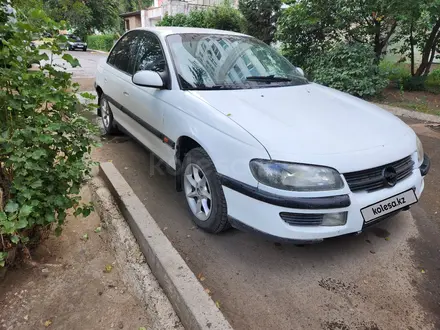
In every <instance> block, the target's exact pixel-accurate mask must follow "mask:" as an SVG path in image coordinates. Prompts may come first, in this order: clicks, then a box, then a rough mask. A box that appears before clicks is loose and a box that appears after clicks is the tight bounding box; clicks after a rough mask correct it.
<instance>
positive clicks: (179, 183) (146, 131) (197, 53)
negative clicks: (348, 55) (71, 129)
mask: <svg viewBox="0 0 440 330" xmlns="http://www.w3.org/2000/svg"><path fill="white" fill-rule="evenodd" d="M96 90H97V92H98V95H99V106H100V107H99V110H98V114H99V115H100V116H101V117H102V123H103V126H104V129H105V130H106V132H107V133H108V134H113V133H115V132H116V131H117V130H123V131H125V132H128V134H130V135H131V136H133V137H134V138H135V139H137V140H138V141H139V142H140V143H141V144H142V145H144V146H145V147H147V148H148V149H150V150H151V151H152V152H153V153H154V154H156V155H157V156H158V157H160V158H161V159H162V160H164V161H165V162H166V164H167V165H168V166H169V167H170V168H172V169H173V170H174V171H175V173H176V187H177V189H178V190H183V192H184V195H185V199H186V202H187V205H188V209H189V212H190V214H191V216H192V219H193V221H194V222H195V224H196V225H197V226H199V227H200V228H202V229H204V230H206V231H208V232H211V233H219V232H221V231H223V230H226V229H228V228H229V227H230V226H233V227H236V228H240V229H243V230H249V231H253V232H257V233H262V234H265V235H268V236H271V237H275V238H276V239H280V238H281V239H283V240H290V241H293V242H298V243H303V242H315V241H320V240H323V239H325V238H329V237H334V236H340V235H345V234H351V233H358V232H361V231H362V230H363V229H364V228H366V227H368V226H370V225H372V224H375V223H377V222H379V221H382V220H383V219H385V218H387V217H390V216H392V215H394V214H396V213H397V212H399V211H402V210H407V209H409V207H410V206H411V205H412V204H414V203H416V202H417V201H418V198H419V197H420V195H421V194H422V191H423V188H424V176H425V175H426V174H427V173H428V170H429V166H430V161H429V158H428V156H426V155H425V154H424V152H423V147H422V144H421V142H420V140H419V139H418V138H417V136H416V134H415V133H414V131H413V130H412V129H411V128H410V127H409V126H407V125H406V124H405V123H403V122H402V121H401V120H400V119H398V118H397V117H395V116H393V115H392V114H390V113H388V112H386V111H385V110H383V109H381V108H379V107H377V106H375V105H373V104H370V103H368V102H365V101H363V100H361V99H358V98H356V97H353V96H350V95H348V94H345V93H342V92H339V91H336V90H334V89H331V88H327V87H324V86H321V85H318V84H315V83H311V82H309V81H308V80H307V79H306V78H305V77H304V74H303V73H302V70H300V69H298V68H296V67H295V66H294V65H292V64H291V63H289V61H288V60H286V59H285V58H284V57H282V56H281V55H280V54H278V53H277V52H276V51H275V50H274V49H272V48H271V47H269V46H267V45H266V44H264V43H262V42H260V41H258V40H256V39H254V38H252V37H249V36H247V35H243V34H239V33H234V32H226V31H219V30H207V29H195V28H173V27H164V28H143V29H137V30H132V31H129V32H127V33H126V34H125V35H123V36H122V37H121V38H120V40H119V41H118V42H117V43H116V45H115V46H114V47H113V49H112V50H111V52H110V54H109V56H108V58H107V59H105V60H103V61H102V62H101V63H100V64H99V65H98V72H97V76H96Z"/></svg>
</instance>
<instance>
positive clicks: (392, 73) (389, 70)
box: [379, 61, 411, 84]
mask: <svg viewBox="0 0 440 330" xmlns="http://www.w3.org/2000/svg"><path fill="white" fill-rule="evenodd" d="M379 69H380V72H381V73H382V74H383V75H384V76H385V77H387V78H388V80H389V81H390V82H392V83H396V84H399V83H402V82H403V81H406V80H408V79H409V78H410V77H411V72H410V71H409V68H408V67H407V66H406V65H405V64H403V63H394V62H391V61H382V62H381V63H380V64H379Z"/></svg>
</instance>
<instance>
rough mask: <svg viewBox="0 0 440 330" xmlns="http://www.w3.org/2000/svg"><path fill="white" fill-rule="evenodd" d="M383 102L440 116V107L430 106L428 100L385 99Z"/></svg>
mask: <svg viewBox="0 0 440 330" xmlns="http://www.w3.org/2000/svg"><path fill="white" fill-rule="evenodd" d="M383 103H385V104H388V105H391V106H394V107H399V108H403V109H407V110H414V111H417V112H422V113H427V114H430V115H437V116H440V109H438V108H437V109H436V108H433V107H431V106H429V104H428V103H427V102H426V101H425V102H424V101H420V102H411V101H391V102H389V101H385V102H383Z"/></svg>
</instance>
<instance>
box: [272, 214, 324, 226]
mask: <svg viewBox="0 0 440 330" xmlns="http://www.w3.org/2000/svg"><path fill="white" fill-rule="evenodd" d="M280 217H281V219H283V220H284V221H285V222H286V223H288V224H289V225H291V226H320V225H321V224H322V220H323V219H324V214H301V213H287V212H281V213H280Z"/></svg>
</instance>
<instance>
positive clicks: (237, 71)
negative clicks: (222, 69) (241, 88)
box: [234, 64, 244, 80]
mask: <svg viewBox="0 0 440 330" xmlns="http://www.w3.org/2000/svg"><path fill="white" fill-rule="evenodd" d="M234 70H235V72H236V73H237V75H238V78H240V80H243V77H244V75H243V72H242V71H241V69H240V68H239V67H238V65H237V64H235V65H234Z"/></svg>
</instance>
